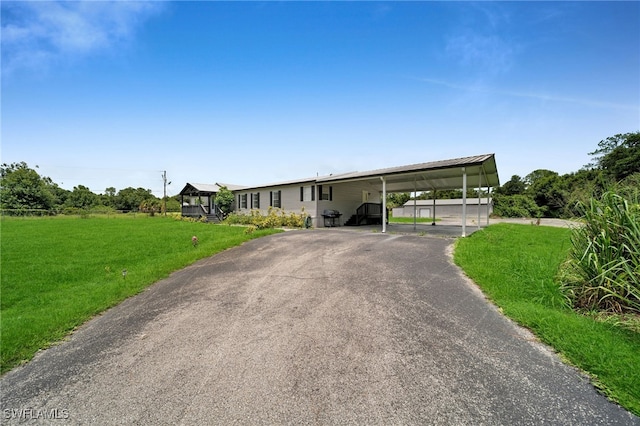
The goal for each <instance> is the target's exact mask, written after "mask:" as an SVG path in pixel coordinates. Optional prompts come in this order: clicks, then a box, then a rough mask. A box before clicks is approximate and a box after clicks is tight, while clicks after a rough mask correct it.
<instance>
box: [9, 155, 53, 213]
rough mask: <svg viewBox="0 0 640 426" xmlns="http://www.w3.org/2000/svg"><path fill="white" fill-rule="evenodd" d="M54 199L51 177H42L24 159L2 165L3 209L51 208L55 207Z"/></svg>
mask: <svg viewBox="0 0 640 426" xmlns="http://www.w3.org/2000/svg"><path fill="white" fill-rule="evenodd" d="M36 167H37V166H36ZM54 201H55V198H54V195H53V193H52V191H51V179H49V178H42V177H41V176H40V175H39V174H38V172H36V171H35V170H34V169H32V168H30V167H29V166H28V165H27V163H25V162H24V161H23V162H20V163H12V164H2V166H0V207H1V208H2V209H14V210H29V209H35V210H49V209H51V208H52V207H53V205H54Z"/></svg>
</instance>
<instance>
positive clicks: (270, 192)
mask: <svg viewBox="0 0 640 426" xmlns="http://www.w3.org/2000/svg"><path fill="white" fill-rule="evenodd" d="M269 206H271V207H273V191H269Z"/></svg>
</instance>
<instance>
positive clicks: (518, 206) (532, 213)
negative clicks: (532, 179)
mask: <svg viewBox="0 0 640 426" xmlns="http://www.w3.org/2000/svg"><path fill="white" fill-rule="evenodd" d="M493 214H494V215H495V216H498V217H541V216H542V209H541V208H540V207H538V205H537V204H536V203H535V201H533V198H531V197H530V196H528V195H520V194H516V195H501V194H494V195H493Z"/></svg>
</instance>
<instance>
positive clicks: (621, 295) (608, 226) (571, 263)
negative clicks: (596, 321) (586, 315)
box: [559, 192, 640, 314]
mask: <svg viewBox="0 0 640 426" xmlns="http://www.w3.org/2000/svg"><path fill="white" fill-rule="evenodd" d="M579 210H580V211H581V213H582V215H583V218H584V226H580V227H577V228H575V229H574V230H573V235H572V237H571V244H572V246H571V250H570V252H569V257H568V260H567V261H566V262H565V264H564V265H563V267H562V268H561V270H560V273H559V279H560V280H561V282H562V284H563V286H562V288H563V291H564V293H565V294H567V296H568V297H569V298H570V299H571V301H572V303H573V305H574V306H575V307H576V308H579V309H584V310H599V311H607V312H611V313H635V314H640V205H639V204H638V200H637V199H636V200H634V202H632V201H630V200H628V199H625V198H623V197H622V196H620V195H617V194H615V193H613V192H607V193H605V194H604V195H603V196H602V199H601V200H596V199H591V201H590V203H589V204H588V205H579Z"/></svg>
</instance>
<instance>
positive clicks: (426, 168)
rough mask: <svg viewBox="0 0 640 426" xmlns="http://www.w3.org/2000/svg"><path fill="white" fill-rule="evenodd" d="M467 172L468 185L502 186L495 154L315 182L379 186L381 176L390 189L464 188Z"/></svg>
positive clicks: (391, 168)
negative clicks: (361, 183) (358, 182)
mask: <svg viewBox="0 0 640 426" xmlns="http://www.w3.org/2000/svg"><path fill="white" fill-rule="evenodd" d="M465 173H466V177H467V187H468V188H473V187H478V186H482V187H487V186H490V187H497V186H500V179H499V177H498V169H497V167H496V160H495V155H494V154H484V155H476V156H471V157H462V158H455V159H451V160H442V161H432V162H428V163H419V164H411V165H407V166H399V167H389V168H384V169H377V170H371V171H366V172H353V173H346V174H342V175H336V176H327V177H324V178H318V179H317V180H316V181H317V183H318V184H323V183H338V182H353V181H363V182H366V183H367V184H369V185H371V186H372V187H373V188H378V189H380V188H382V180H381V179H380V178H381V177H384V179H385V181H386V189H387V192H411V191H414V190H415V191H431V190H448V189H460V188H462V187H463V176H464V174H465Z"/></svg>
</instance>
